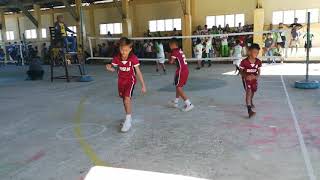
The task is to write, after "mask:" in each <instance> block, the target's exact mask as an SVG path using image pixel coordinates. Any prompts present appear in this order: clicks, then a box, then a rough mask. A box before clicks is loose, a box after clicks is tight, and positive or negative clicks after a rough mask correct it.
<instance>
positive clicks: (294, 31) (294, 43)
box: [289, 18, 303, 54]
mask: <svg viewBox="0 0 320 180" xmlns="http://www.w3.org/2000/svg"><path fill="white" fill-rule="evenodd" d="M302 27H303V26H302V25H301V24H300V23H298V18H294V22H293V23H292V24H291V25H290V26H289V28H291V40H290V48H291V54H292V52H293V48H296V54H297V52H298V48H299V45H300V42H299V38H300V32H299V31H300V29H301V28H302Z"/></svg>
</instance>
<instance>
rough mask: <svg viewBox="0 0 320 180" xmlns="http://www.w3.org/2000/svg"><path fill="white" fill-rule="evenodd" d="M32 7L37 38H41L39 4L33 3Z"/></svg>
mask: <svg viewBox="0 0 320 180" xmlns="http://www.w3.org/2000/svg"><path fill="white" fill-rule="evenodd" d="M33 9H34V18H35V19H36V20H37V21H38V29H37V38H38V39H39V40H41V38H42V37H41V36H42V33H41V29H42V23H41V11H40V5H38V4H34V5H33Z"/></svg>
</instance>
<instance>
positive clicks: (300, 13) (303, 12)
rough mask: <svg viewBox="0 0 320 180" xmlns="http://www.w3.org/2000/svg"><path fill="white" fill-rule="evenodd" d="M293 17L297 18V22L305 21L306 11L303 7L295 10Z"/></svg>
mask: <svg viewBox="0 0 320 180" xmlns="http://www.w3.org/2000/svg"><path fill="white" fill-rule="evenodd" d="M295 17H296V18H298V23H306V19H307V12H306V10H305V9H303V10H296V12H295Z"/></svg>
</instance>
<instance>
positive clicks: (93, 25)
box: [89, 6, 97, 47]
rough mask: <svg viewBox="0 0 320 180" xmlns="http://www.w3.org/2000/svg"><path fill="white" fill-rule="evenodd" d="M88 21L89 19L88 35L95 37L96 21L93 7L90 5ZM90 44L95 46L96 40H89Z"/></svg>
mask: <svg viewBox="0 0 320 180" xmlns="http://www.w3.org/2000/svg"><path fill="white" fill-rule="evenodd" d="M89 21H90V36H92V37H95V36H97V32H96V23H95V18H94V8H93V7H92V6H90V7H89ZM91 43H92V46H93V47H96V40H95V39H92V40H91Z"/></svg>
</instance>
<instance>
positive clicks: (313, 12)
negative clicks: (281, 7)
mask: <svg viewBox="0 0 320 180" xmlns="http://www.w3.org/2000/svg"><path fill="white" fill-rule="evenodd" d="M307 12H310V22H311V23H318V22H319V9H308V10H306V9H299V10H288V11H274V12H273V14H272V24H279V23H284V24H292V23H293V22H294V18H298V23H306V22H307Z"/></svg>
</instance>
